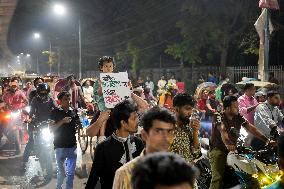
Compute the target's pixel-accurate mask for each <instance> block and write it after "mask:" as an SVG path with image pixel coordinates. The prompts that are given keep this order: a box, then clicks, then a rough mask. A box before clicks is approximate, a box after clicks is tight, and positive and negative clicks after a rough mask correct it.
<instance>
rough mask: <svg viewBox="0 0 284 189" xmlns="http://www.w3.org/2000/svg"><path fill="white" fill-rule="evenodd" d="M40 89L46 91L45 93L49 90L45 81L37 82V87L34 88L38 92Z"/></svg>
mask: <svg viewBox="0 0 284 189" xmlns="http://www.w3.org/2000/svg"><path fill="white" fill-rule="evenodd" d="M41 91H47V93H49V92H50V87H49V85H48V84H47V83H40V84H38V86H37V88H36V92H37V93H40V92H41Z"/></svg>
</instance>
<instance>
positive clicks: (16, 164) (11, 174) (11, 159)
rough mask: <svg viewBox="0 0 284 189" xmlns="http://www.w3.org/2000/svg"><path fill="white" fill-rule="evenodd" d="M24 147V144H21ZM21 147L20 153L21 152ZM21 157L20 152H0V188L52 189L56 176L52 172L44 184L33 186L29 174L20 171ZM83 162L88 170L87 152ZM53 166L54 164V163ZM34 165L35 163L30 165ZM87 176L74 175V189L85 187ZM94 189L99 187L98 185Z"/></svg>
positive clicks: (88, 158)
mask: <svg viewBox="0 0 284 189" xmlns="http://www.w3.org/2000/svg"><path fill="white" fill-rule="evenodd" d="M23 149H24V146H23ZM23 149H22V153H23ZM21 159H22V154H20V155H18V156H15V155H14V152H13V151H9V150H4V151H1V152H0V189H33V188H41V189H54V188H55V185H56V178H55V172H54V178H53V179H52V180H51V181H50V182H49V183H48V184H44V185H40V184H39V185H38V186H35V185H34V184H31V183H29V181H28V180H29V176H28V175H27V174H26V173H21V171H20V167H21ZM83 162H84V163H86V165H87V170H88V172H89V170H90V168H91V158H90V155H89V153H87V154H85V155H83ZM54 166H55V165H54ZM32 167H33V168H35V167H36V163H35V165H33V166H32ZM86 181H87V178H83V179H80V178H79V177H78V176H75V180H74V189H81V188H84V187H85V184H84V183H86ZM96 189H100V187H99V186H97V187H96Z"/></svg>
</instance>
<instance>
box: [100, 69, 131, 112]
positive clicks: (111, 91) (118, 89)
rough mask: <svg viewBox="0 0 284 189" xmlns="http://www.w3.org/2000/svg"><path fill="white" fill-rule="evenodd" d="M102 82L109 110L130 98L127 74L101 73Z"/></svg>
mask: <svg viewBox="0 0 284 189" xmlns="http://www.w3.org/2000/svg"><path fill="white" fill-rule="evenodd" d="M100 80H101V82H102V91H103V97H104V101H105V106H106V107H107V108H113V107H114V106H115V105H116V104H118V103H119V102H121V101H123V100H125V99H129V98H130V95H131V94H130V88H129V85H128V82H129V79H128V74H127V72H119V73H101V74H100Z"/></svg>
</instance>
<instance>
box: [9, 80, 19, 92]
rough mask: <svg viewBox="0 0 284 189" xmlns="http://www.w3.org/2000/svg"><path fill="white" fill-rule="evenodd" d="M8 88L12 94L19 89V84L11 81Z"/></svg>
mask: <svg viewBox="0 0 284 189" xmlns="http://www.w3.org/2000/svg"><path fill="white" fill-rule="evenodd" d="M9 86H10V91H11V92H13V93H14V92H16V91H17V90H18V89H19V83H18V82H17V81H15V80H14V81H13V80H11V82H10V83H9Z"/></svg>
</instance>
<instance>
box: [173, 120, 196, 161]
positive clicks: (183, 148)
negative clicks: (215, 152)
mask: <svg viewBox="0 0 284 189" xmlns="http://www.w3.org/2000/svg"><path fill="white" fill-rule="evenodd" d="M192 143H193V130H192V129H191V128H190V127H189V125H184V126H182V127H178V126H176V127H175V130H174V141H173V143H172V144H171V146H170V152H173V153H176V154H179V155H180V156H181V157H183V158H184V159H185V160H186V161H187V163H190V164H191V163H192V162H193V160H195V159H197V158H199V157H200V156H201V148H200V146H199V148H197V149H195V148H193V147H192Z"/></svg>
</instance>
